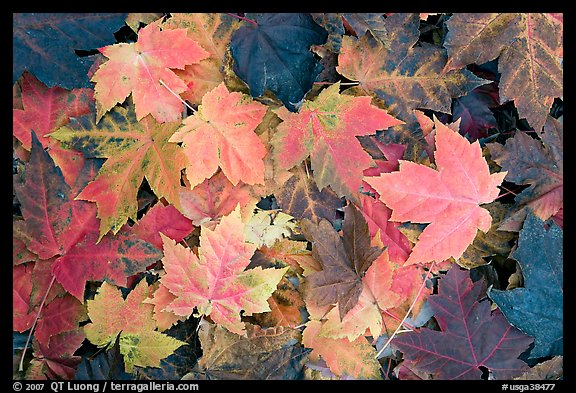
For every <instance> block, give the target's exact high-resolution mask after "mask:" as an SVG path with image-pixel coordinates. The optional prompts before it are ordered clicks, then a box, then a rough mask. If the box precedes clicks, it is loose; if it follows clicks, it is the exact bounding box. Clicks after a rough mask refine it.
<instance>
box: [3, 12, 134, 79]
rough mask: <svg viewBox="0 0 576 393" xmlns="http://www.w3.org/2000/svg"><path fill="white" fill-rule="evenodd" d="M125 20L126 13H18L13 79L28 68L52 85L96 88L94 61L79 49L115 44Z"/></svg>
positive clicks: (15, 31)
mask: <svg viewBox="0 0 576 393" xmlns="http://www.w3.org/2000/svg"><path fill="white" fill-rule="evenodd" d="M125 19H126V14H125V13H124V14H123V13H15V14H14V18H13V24H12V34H13V37H12V48H13V59H14V63H13V67H12V82H16V80H17V79H18V78H19V77H20V75H21V74H22V72H23V71H24V70H28V71H30V72H31V73H32V74H34V75H36V77H37V78H38V79H40V80H41V81H42V82H43V83H45V84H46V85H48V86H50V87H52V86H55V85H58V86H61V87H64V88H66V89H73V88H76V87H92V84H91V83H90V81H89V80H88V77H87V76H86V71H87V70H88V68H89V66H90V64H89V62H88V63H87V62H86V59H82V58H80V57H78V56H77V55H76V53H75V50H92V49H95V48H98V47H101V46H104V45H108V44H111V43H113V42H114V41H115V37H114V33H115V32H116V31H117V30H119V29H120V28H121V27H122V26H123V25H124V20H125Z"/></svg>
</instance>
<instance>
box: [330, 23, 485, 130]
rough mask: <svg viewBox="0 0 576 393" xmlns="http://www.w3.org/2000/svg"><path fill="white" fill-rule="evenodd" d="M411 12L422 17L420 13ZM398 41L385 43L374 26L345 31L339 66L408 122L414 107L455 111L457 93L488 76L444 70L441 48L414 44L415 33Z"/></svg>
mask: <svg viewBox="0 0 576 393" xmlns="http://www.w3.org/2000/svg"><path fill="white" fill-rule="evenodd" d="M398 15H399V14H398ZM411 18H412V19H415V20H418V14H412V16H411ZM406 26H409V25H406ZM403 28H408V27H405V26H402V27H400V28H399V29H397V30H395V31H394V33H395V34H400V35H402V34H406V33H405V32H404V31H403V30H402V29H403ZM399 41H400V42H401V44H399V45H398V46H396V47H394V46H393V47H391V48H386V46H385V44H384V43H383V42H382V41H380V40H378V39H377V38H375V37H374V36H373V35H372V33H371V32H369V31H368V32H366V33H365V34H364V35H363V36H361V37H360V38H358V39H357V38H355V37H349V36H344V37H343V39H342V47H341V50H340V55H339V57H338V67H337V68H336V70H337V71H338V72H339V73H340V74H341V75H343V76H345V77H346V78H348V79H350V80H354V81H358V82H359V83H360V87H361V88H362V89H363V90H364V91H365V92H368V93H374V94H375V95H376V96H378V97H379V98H381V99H382V100H383V101H384V103H385V105H386V109H387V110H388V111H389V113H390V114H391V115H392V116H394V117H397V118H399V119H401V120H404V121H406V122H408V121H410V120H411V119H410V117H411V114H412V110H413V109H419V108H425V109H431V110H434V111H438V112H444V113H450V105H451V99H452V98H456V97H459V96H463V95H465V94H466V93H468V92H469V91H471V90H472V89H474V88H475V87H478V86H480V85H483V84H485V83H486V82H487V81H485V80H484V79H480V78H478V77H476V76H475V75H474V74H472V73H471V72H470V71H467V70H461V71H456V70H453V71H449V72H447V73H445V74H442V73H441V71H442V69H443V67H444V66H445V65H446V60H447V54H446V51H445V50H444V49H442V48H438V47H435V46H415V47H412V46H411V42H412V41H414V40H413V39H408V40H399Z"/></svg>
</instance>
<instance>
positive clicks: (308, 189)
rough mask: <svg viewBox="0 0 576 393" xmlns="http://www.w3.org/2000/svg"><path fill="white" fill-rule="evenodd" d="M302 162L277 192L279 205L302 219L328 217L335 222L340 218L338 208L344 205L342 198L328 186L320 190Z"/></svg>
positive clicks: (316, 220)
mask: <svg viewBox="0 0 576 393" xmlns="http://www.w3.org/2000/svg"><path fill="white" fill-rule="evenodd" d="M304 165H306V163H302V164H301V165H298V166H297V167H295V168H293V169H292V170H291V171H290V172H291V173H292V176H291V177H290V178H289V179H288V181H286V182H285V183H284V184H283V185H282V187H281V188H280V190H279V191H278V192H277V193H276V194H275V196H276V200H277V201H278V206H279V207H280V208H281V209H282V210H283V211H284V212H286V213H288V214H290V215H291V216H293V217H296V218H297V219H299V220H301V219H303V218H306V219H308V220H310V221H312V222H315V223H317V222H319V221H320V220H321V219H326V220H328V221H330V222H331V223H334V222H335V221H336V219H337V218H338V212H337V209H340V208H341V207H342V200H341V199H340V198H338V195H336V193H335V192H334V191H332V189H331V188H330V187H329V186H327V187H324V188H323V189H322V191H320V190H318V186H317V185H316V183H315V182H314V180H313V178H312V176H309V175H308V173H307V172H306V170H305V168H304Z"/></svg>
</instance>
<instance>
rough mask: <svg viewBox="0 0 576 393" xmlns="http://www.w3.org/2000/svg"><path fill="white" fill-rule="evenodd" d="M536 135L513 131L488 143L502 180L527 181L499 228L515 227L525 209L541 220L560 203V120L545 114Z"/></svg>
mask: <svg viewBox="0 0 576 393" xmlns="http://www.w3.org/2000/svg"><path fill="white" fill-rule="evenodd" d="M537 134H538V136H539V137H540V141H539V140H538V139H535V138H532V137H531V136H530V135H528V134H527V133H525V132H522V131H517V132H516V133H515V135H514V137H513V138H510V139H508V140H507V141H506V144H505V145H504V146H503V145H501V144H499V143H490V144H488V145H487V146H488V149H489V150H490V156H491V158H492V159H493V160H494V161H495V162H496V163H497V164H498V165H500V166H501V167H502V170H503V171H507V172H508V173H507V174H506V178H505V179H506V180H508V181H511V182H514V183H516V184H522V185H524V184H530V186H529V187H528V188H526V189H525V190H522V192H521V193H520V194H518V195H516V196H515V198H514V199H515V202H516V209H515V210H514V211H513V212H512V214H509V215H507V217H506V218H505V219H504V220H503V222H502V224H501V225H500V227H499V229H501V230H507V231H519V230H520V228H521V226H522V221H523V220H524V218H525V217H526V214H527V212H528V211H529V210H531V211H533V212H534V214H536V216H538V218H540V219H541V220H547V219H549V218H550V217H552V216H553V215H555V214H557V213H558V212H559V211H560V209H562V208H563V206H564V193H563V191H564V147H563V146H564V121H563V117H560V118H559V119H554V118H553V117H551V116H548V118H547V120H546V124H545V126H544V129H543V130H542V132H540V133H537Z"/></svg>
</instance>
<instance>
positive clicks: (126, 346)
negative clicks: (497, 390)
mask: <svg viewBox="0 0 576 393" xmlns="http://www.w3.org/2000/svg"><path fill="white" fill-rule="evenodd" d="M562 40H563V15H562V14H538V13H527V14H523V13H503V14H497V13H493V14H489V13H487V14H475V13H454V14H451V13H433V14H425V13H422V14H418V13H381V14H378V13H372V14H361V13H325V14H306V13H289V14H284V13H261V14H250V13H247V14H232V13H222V14H218V13H204V14H187V13H166V14H162V13H159V14H156V13H133V14H122V13H109V14H106V13H91V14H67V13H57V14H49V13H34V14H14V18H13V54H14V57H13V285H12V287H13V303H12V304H13V358H14V370H13V377H14V379H55V380H70V379H80V380H97V379H132V380H135V379H144V380H145V379H154V380H163V379H167V380H176V379H184V380H200V379H202V380H204V379H208V380H213V379H252V380H268V379H308V380H310V379H331V380H335V379H336V380H343V379H346V380H349V379H377V380H396V379H399V380H407V379H420V380H438V379H442V380H443V379H468V380H481V379H496V380H513V379H559V378H562V376H563V365H562V362H563V303H564V297H563V222H564V210H563V82H562V81H563V46H562Z"/></svg>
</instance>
